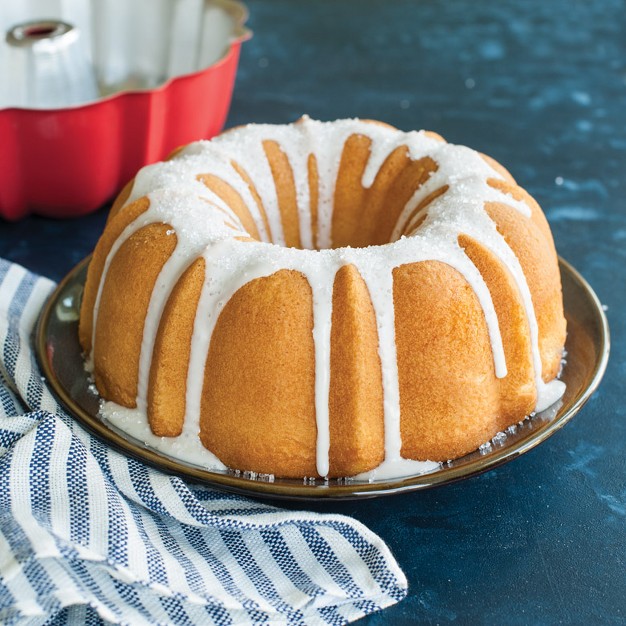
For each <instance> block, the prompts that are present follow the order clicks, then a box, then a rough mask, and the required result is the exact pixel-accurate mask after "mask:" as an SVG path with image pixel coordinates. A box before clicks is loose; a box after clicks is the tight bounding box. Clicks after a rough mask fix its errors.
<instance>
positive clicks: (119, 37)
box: [0, 0, 250, 220]
mask: <svg viewBox="0 0 626 626" xmlns="http://www.w3.org/2000/svg"><path fill="white" fill-rule="evenodd" d="M246 18H247V11H246V8H245V6H244V5H243V4H241V3H240V2H237V1H236V0H132V1H128V0H108V1H107V2H100V1H99V0H45V1H41V0H39V1H35V0H29V1H23V2H17V3H16V2H14V3H10V4H7V6H6V7H4V8H3V9H2V11H1V12H0V28H3V29H4V32H5V33H6V35H5V37H3V38H2V41H0V77H1V80H0V137H1V138H2V141H1V142H0V217H3V218H5V219H8V220H17V219H20V218H21V217H24V216H25V215H28V214H29V213H36V214H39V215H45V216H50V217H73V216H79V215H84V214H86V213H89V212H91V211H93V210H95V209H97V208H98V207H100V206H101V205H102V204H104V203H105V202H106V201H107V200H109V199H110V198H111V197H112V196H114V195H115V194H116V193H117V192H118V191H119V189H120V188H121V187H122V186H123V185H124V184H125V183H126V182H127V181H128V180H129V179H130V178H132V177H133V176H134V174H135V173H136V171H137V170H138V169H139V168H140V167H142V166H143V165H146V164H147V163H151V162H154V161H159V160H161V159H163V158H164V157H165V156H167V154H168V153H170V152H171V151H172V150H173V149H175V148H176V147H178V146H180V145H182V144H186V143H188V142H190V141H192V140H195V139H201V138H210V137H212V136H214V135H216V134H218V133H219V132H220V131H221V130H222V127H223V125H224V122H225V121H226V116H227V113H228V108H229V106H230V101H231V96H232V90H233V86H234V81H235V74H236V71H237V64H238V60H239V51H240V47H241V43H242V42H243V41H245V40H246V39H248V38H249V37H250V31H249V30H248V29H247V28H245V26H244V23H245V21H246ZM55 72H56V74H55ZM77 73H80V79H79V80H78V81H77V79H76V75H77ZM68 77H69V78H68ZM65 80H69V81H70V82H69V83H68V84H67V85H66V84H65V83H64V82H63V81H65ZM72 80H73V81H74V84H73V85H71V84H70V83H71V81H72ZM55 98H56V99H55Z"/></svg>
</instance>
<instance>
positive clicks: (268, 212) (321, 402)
mask: <svg viewBox="0 0 626 626" xmlns="http://www.w3.org/2000/svg"><path fill="white" fill-rule="evenodd" d="M354 134H359V135H364V136H366V137H368V138H370V139H371V147H370V156H369V160H368V162H367V165H366V168H365V171H364V173H363V178H362V184H363V187H364V188H369V187H370V186H371V185H372V184H373V182H374V180H375V177H376V174H377V172H378V171H379V169H380V167H381V165H382V164H383V163H384V161H385V159H386V158H387V157H388V156H389V154H391V153H392V152H393V150H395V149H396V148H398V147H401V146H404V147H406V148H407V149H408V152H409V156H410V158H411V159H413V160H415V159H420V158H424V157H430V158H431V159H433V160H434V161H435V162H436V163H437V165H438V168H437V170H436V171H434V172H433V173H432V174H431V176H430V177H429V178H428V180H426V181H425V182H424V183H423V184H422V185H421V186H420V187H419V188H418V189H417V190H416V191H415V192H414V194H413V196H412V197H411V198H410V199H409V201H408V202H407V204H406V206H405V207H404V209H403V210H402V211H401V213H400V215H399V217H398V220H397V223H396V226H395V228H394V230H393V233H392V238H391V242H390V243H389V244H385V245H382V246H371V247H366V248H351V247H345V248H336V249H332V248H331V247H330V246H331V245H332V240H331V225H332V211H333V199H334V193H335V182H336V179H337V174H338V170H339V164H340V161H341V156H342V152H343V148H344V144H345V142H346V141H347V139H348V138H349V137H350V136H352V135H354ZM266 141H274V142H276V143H277V144H278V145H279V146H280V148H281V150H282V151H283V152H284V153H285V155H286V157H287V159H288V160H289V163H290V165H291V168H292V171H293V177H294V182H295V190H296V199H297V206H298V219H299V231H300V240H301V243H302V249H296V248H287V247H285V234H284V231H283V225H282V219H281V214H280V210H279V207H278V198H277V193H276V188H275V185H274V179H273V177H272V174H271V169H270V166H269V162H268V159H267V156H266V154H265V152H264V147H263V143H264V142H266ZM310 154H313V155H315V157H316V162H317V168H318V177H319V184H318V190H317V192H318V201H317V224H316V226H317V228H316V231H317V247H318V248H319V250H317V249H314V231H313V227H312V224H311V194H310V190H309V188H308V169H307V168H308V158H309V155H310ZM207 173H210V174H213V175H214V176H216V177H219V178H221V179H222V180H224V181H226V182H227V183H228V184H229V185H231V187H232V188H234V189H235V190H236V191H237V192H238V193H239V195H240V196H241V198H242V199H243V201H244V202H245V204H246V205H247V207H248V208H249V210H250V213H251V216H252V218H253V220H254V222H255V225H256V227H257V230H258V232H259V239H260V241H250V240H249V239H248V240H247V241H241V239H237V237H240V238H243V237H246V238H248V233H247V232H246V231H245V229H244V227H243V225H242V223H241V221H240V219H239V218H238V217H237V215H236V214H235V212H234V211H233V210H232V209H231V208H230V206H229V205H228V204H227V203H226V202H224V201H223V200H222V198H221V197H220V196H218V195H217V194H216V193H215V192H213V191H212V190H211V189H209V188H208V187H207V186H206V185H204V184H203V183H202V182H200V181H199V180H198V176H200V175H202V174H207ZM242 173H245V175H247V177H248V179H249V180H251V181H252V182H253V184H254V187H255V189H256V193H257V194H258V196H259V197H260V200H261V204H262V208H260V207H259V205H258V203H257V201H256V199H255V198H254V196H253V193H252V191H251V189H250V186H249V184H248V181H247V180H246V178H245V177H244V175H242ZM490 178H499V179H502V176H501V174H500V173H499V172H497V171H496V170H494V169H493V168H492V167H491V166H490V165H488V164H487V163H486V162H485V160H484V159H483V158H481V156H480V155H479V154H478V153H476V152H475V151H473V150H470V149H469V148H465V147H462V146H455V145H452V144H447V143H444V142H440V141H437V140H436V139H433V138H431V137H429V136H428V135H427V134H425V133H423V132H409V133H403V132H401V131H398V130H395V129H391V128H390V127H386V126H379V125H375V124H371V123H365V122H362V121H360V120H341V121H338V122H328V123H322V122H316V121H313V120H310V119H308V118H303V119H302V120H300V121H299V122H298V123H296V124H292V125H286V126H274V125H248V126H246V127H245V128H241V129H235V130H231V131H229V132H227V133H225V134H223V135H221V136H219V137H217V138H215V139H213V140H211V141H200V142H196V143H193V144H190V145H189V146H187V147H186V148H184V149H183V150H182V151H181V152H180V153H179V154H178V155H177V156H176V158H174V159H172V160H170V161H166V162H163V163H158V164H155V165H151V166H148V167H145V168H143V169H142V170H141V171H140V172H139V173H138V175H137V177H136V179H135V183H134V186H133V189H132V192H131V194H130V196H129V198H128V200H127V202H126V204H130V203H132V202H133V201H135V200H137V199H138V198H141V197H143V196H148V198H149V201H150V205H149V208H148V209H147V211H145V212H144V213H143V214H141V215H140V216H139V217H138V218H137V219H136V220H135V221H133V222H132V223H131V224H129V225H128V226H127V227H126V229H125V230H124V231H123V232H122V234H121V235H120V237H119V238H118V240H117V241H116V242H115V244H114V245H113V247H112V248H111V251H110V253H109V255H108V257H107V260H106V262H105V267H104V271H103V274H102V277H101V281H100V286H99V290H98V295H97V298H96V303H95V307H94V322H93V328H94V331H93V332H94V337H93V338H94V342H92V345H95V329H96V324H97V315H98V309H99V305H100V297H101V293H102V288H103V285H104V283H105V280H106V275H107V272H108V268H109V265H110V263H111V260H112V259H113V257H114V256H115V254H116V253H117V251H118V250H119V248H120V247H121V245H122V244H123V243H124V242H125V241H126V240H127V239H128V238H129V237H130V236H131V235H132V234H133V233H135V232H137V231H138V230H139V229H140V228H142V227H143V226H146V225H147V224H150V223H165V224H168V225H170V227H171V232H172V233H175V235H176V237H177V243H176V248H175V250H174V252H173V254H172V255H171V256H170V258H169V259H168V260H167V262H166V263H165V264H164V265H163V268H162V269H161V271H160V274H159V276H158V278H157V281H156V285H155V288H154V290H153V293H152V296H151V299H150V304H149V307H148V314H147V317H146V322H145V326H144V336H143V342H142V348H141V357H140V366H139V377H138V379H139V384H138V397H137V409H124V408H123V407H120V406H119V405H116V404H114V403H112V402H106V403H104V406H103V410H102V412H103V415H104V416H105V417H106V418H107V419H109V421H111V422H112V423H113V424H114V425H116V426H117V427H119V428H120V429H121V430H124V431H126V432H128V433H129V434H131V435H133V436H135V437H136V438H138V439H140V440H142V441H145V442H146V443H148V444H149V445H151V446H152V447H155V448H157V449H159V450H161V451H163V452H166V453H167V454H169V455H170V456H174V457H177V458H181V459H183V460H186V461H189V462H192V463H195V464H198V465H202V466H205V467H208V468H215V469H217V468H220V469H222V468H224V466H223V464H221V462H220V461H219V460H218V459H217V458H216V457H215V456H214V455H213V454H212V453H210V452H209V451H208V450H206V449H205V448H204V447H203V446H202V444H201V443H200V440H199V438H198V433H199V430H200V428H199V416H200V403H201V394H202V386H203V381H204V367H205V362H206V358H207V354H208V351H209V345H210V341H211V335H212V332H213V329H214V327H215V324H216V323H217V319H218V317H219V314H220V312H221V310H222V308H223V307H224V306H225V304H226V303H227V302H228V301H229V300H230V298H231V297H232V296H233V295H234V294H235V292H236V291H237V290H238V289H239V288H240V287H242V286H243V285H245V284H246V283H248V282H250V281H252V280H254V279H256V278H262V277H266V276H270V275H271V274H273V273H275V272H277V271H279V270H281V269H291V270H296V271H299V272H301V273H302V274H304V275H305V276H306V278H307V279H308V281H309V284H310V287H311V290H312V295H313V340H314V346H315V409H316V423H317V448H316V454H317V471H318V474H319V475H320V476H326V475H327V474H328V471H329V448H330V426H329V405H328V399H329V387H330V331H331V317H332V291H333V284H334V278H335V274H336V272H337V271H338V270H339V269H340V268H341V267H342V266H344V265H348V264H353V265H355V266H356V268H357V270H358V271H359V273H360V275H361V276H362V278H363V280H364V281H365V283H366V285H367V287H368V290H369V294H370V298H371V301H372V305H373V308H374V313H375V317H376V325H377V330H378V337H379V357H380V361H381V368H382V375H383V405H384V432H385V442H384V444H385V460H384V461H383V463H382V465H380V466H379V467H378V468H376V469H375V470H372V472H368V473H366V474H364V475H360V476H359V477H360V478H370V479H373V478H381V479H382V478H391V477H399V476H407V475H411V474H417V473H421V472H426V471H432V470H433V469H436V468H437V467H439V464H438V463H433V462H430V461H412V460H407V459H403V458H402V456H401V453H400V451H401V447H402V441H401V436H400V392H399V384H398V367H397V362H396V343H395V327H394V307H393V275H392V272H393V269H394V268H395V267H398V266H400V265H403V264H407V263H414V262H419V261H427V260H432V261H441V262H443V263H446V264H448V265H450V266H452V267H454V268H455V269H456V270H457V271H458V272H459V273H460V274H461V275H462V276H463V277H464V278H465V280H466V281H467V282H468V284H469V285H470V286H471V288H472V289H473V291H474V293H475V294H476V296H477V298H478V300H479V302H480V305H481V307H482V310H483V312H484V315H485V320H486V324H487V329H488V333H489V338H490V341H491V346H492V352H493V359H494V367H495V373H496V376H497V377H498V378H503V377H505V376H506V374H507V369H506V361H505V356H504V349H503V346H502V338H501V334H500V328H499V324H498V318H497V315H496V311H495V308H494V305H493V302H492V299H491V295H490V293H489V289H488V287H487V285H486V283H485V281H484V280H483V278H482V276H481V274H480V272H479V271H478V269H477V268H476V267H475V266H474V264H473V263H472V262H471V261H470V259H469V257H468V256H467V255H466V254H465V252H464V250H463V249H462V248H461V247H460V246H459V244H458V237H459V234H461V233H463V234H466V235H468V236H470V237H472V238H473V239H475V240H476V241H478V242H479V243H480V244H482V245H483V246H485V247H486V248H487V249H489V250H490V251H491V252H492V253H493V254H494V255H495V256H496V257H498V258H499V259H500V260H502V262H504V263H505V264H506V265H507V267H508V268H509V270H510V272H511V275H512V276H513V280H514V281H515V283H516V285H517V288H518V290H519V293H520V294H521V298H522V303H523V306H524V309H525V311H526V316H527V319H528V324H529V329H530V340H531V346H532V360H533V366H534V370H535V381H536V385H537V391H538V402H537V410H538V411H539V410H543V409H544V408H547V407H548V406H550V405H551V404H553V403H554V402H555V401H556V400H558V398H560V397H561V395H562V394H563V392H564V384H563V383H562V382H560V381H552V382H550V383H548V384H546V383H544V382H543V380H542V378H541V356H540V353H539V347H538V327H537V320H536V317H535V312H534V309H533V305H532V300H531V295H530V291H529V289H528V285H527V283H526V278H525V276H524V273H523V271H522V268H521V266H520V263H519V261H518V260H517V258H516V257H515V255H514V253H513V251H512V250H511V248H510V247H509V246H508V245H507V243H506V242H505V240H504V238H503V237H502V236H501V235H500V234H499V233H498V231H497V229H496V226H495V224H494V222H493V221H492V220H491V218H490V217H489V215H488V214H487V212H486V211H485V210H484V205H485V203H486V202H502V203H505V204H507V205H508V206H510V207H513V208H514V209H515V210H517V211H519V212H520V213H521V214H523V215H525V216H526V217H530V214H531V212H530V208H529V207H528V206H527V205H526V204H525V203H523V202H521V201H518V200H515V199H514V198H512V197H511V196H510V195H508V194H505V193H503V192H502V191H500V190H498V189H495V188H493V187H491V186H490V185H488V184H487V181H488V179H490ZM444 186H445V187H446V191H445V193H442V194H441V195H439V196H437V197H435V198H434V199H433V200H432V201H431V202H429V203H428V204H427V205H426V206H425V207H424V208H423V209H422V210H421V211H418V212H416V208H417V207H418V206H419V205H420V203H422V202H424V201H425V200H426V199H427V198H429V196H430V195H431V194H433V192H435V191H436V190H438V189H440V188H442V187H444ZM207 203H209V204H210V205H211V207H212V208H213V209H214V210H209V211H207ZM262 211H264V214H263V213H262ZM425 214H426V219H425V220H424V221H423V222H422V223H421V225H420V227H419V228H418V229H417V230H415V225H416V224H418V223H419V221H420V219H421V218H422V217H423V216H424V215H425ZM413 231H414V232H413ZM402 233H412V234H410V235H409V236H405V235H403V234H402ZM200 256H202V257H203V258H204V261H205V264H206V272H205V283H204V285H203V288H202V291H201V294H200V299H199V303H198V308H197V312H196V320H195V323H194V329H193V335H192V344H191V355H190V365H189V371H188V378H187V395H186V415H185V422H184V427H183V432H182V434H181V435H180V436H179V437H176V438H161V437H156V436H154V435H153V434H152V433H151V431H150V428H149V425H148V423H147V418H146V398H147V392H148V378H149V371H150V361H151V357H152V350H153V347H154V343H155V339H156V333H157V330H158V325H159V320H160V318H161V314H162V312H163V309H164V307H165V304H166V302H167V299H168V297H169V295H170V293H171V289H172V288H173V286H174V285H175V284H176V282H177V281H178V279H179V278H180V277H181V275H182V273H183V272H184V271H185V269H186V268H187V267H188V266H189V264H190V263H191V262H192V261H193V260H195V259H196V258H198V257H200ZM244 469H245V468H244Z"/></svg>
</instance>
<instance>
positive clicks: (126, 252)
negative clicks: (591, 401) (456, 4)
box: [79, 118, 565, 478]
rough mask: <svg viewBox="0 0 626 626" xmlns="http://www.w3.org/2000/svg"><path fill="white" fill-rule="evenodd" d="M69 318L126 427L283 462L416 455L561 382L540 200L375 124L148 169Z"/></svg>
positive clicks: (402, 460) (542, 399)
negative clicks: (76, 320) (75, 315)
mask: <svg viewBox="0 0 626 626" xmlns="http://www.w3.org/2000/svg"><path fill="white" fill-rule="evenodd" d="M79 334H80V342H81V345H82V347H83V349H84V350H85V352H86V354H88V355H89V356H88V367H91V368H92V371H93V376H94V378H95V383H96V386H97V388H98V391H99V393H100V395H101V396H102V397H103V398H104V399H105V400H106V401H107V402H105V403H104V405H103V409H102V411H103V415H104V416H105V417H106V418H107V419H108V420H110V421H111V422H112V423H113V424H115V425H116V426H117V427H119V428H120V429H122V430H124V431H127V432H128V433H130V434H131V435H133V436H135V437H137V438H139V439H142V440H144V441H146V442H147V443H148V444H149V445H151V446H152V447H155V448H157V449H159V450H162V451H163V452H165V453H167V454H168V455H170V456H173V457H176V458H180V459H183V460H185V461H188V462H191V463H194V464H198V465H202V466H205V467H208V468H223V467H224V466H226V467H228V468H232V469H236V470H241V471H250V472H257V473H263V474H271V475H274V476H277V477H300V478H302V477H315V476H318V477H343V476H354V475H361V474H363V473H367V474H365V475H366V476H369V477H370V478H372V477H375V478H381V477H385V478H386V477H392V476H403V475H408V474H413V473H417V472H420V471H424V470H425V469H429V468H431V467H432V466H433V464H434V463H436V462H441V461H446V460H449V459H454V458H458V457H460V456H462V455H464V454H466V453H468V452H470V451H472V450H475V449H477V448H478V447H479V446H480V445H481V444H482V443H484V442H486V441H488V440H489V439H491V438H492V437H493V436H494V435H496V434H497V433H498V432H499V431H502V430H504V429H506V428H507V427H509V426H510V425H512V424H515V423H517V422H519V421H520V420H521V419H523V418H524V417H525V416H527V415H529V414H531V413H532V412H533V411H538V410H542V409H544V408H546V407H547V406H549V405H551V404H553V403H554V402H555V401H556V400H557V399H558V398H559V397H560V396H561V395H562V393H563V390H564V385H563V383H561V382H560V381H558V380H556V376H557V374H558V372H559V369H560V363H561V357H562V351H563V346H564V341H565V320H564V317H563V304H562V295H561V283H560V276H559V269H558V263H557V256H556V252H555V249H554V244H553V241H552V236H551V233H550V229H549V227H548V223H547V221H546V219H545V217H544V215H543V213H542V211H541V209H540V207H539V206H538V204H537V203H536V202H535V201H534V200H533V198H532V197H531V196H530V195H529V194H528V193H526V192H525V191H524V190H523V189H521V188H520V187H518V186H517V184H516V183H515V181H514V180H513V178H512V177H511V175H510V174H509V173H508V172H507V171H506V170H505V169H504V168H503V167H502V166H501V165H499V164H498V163H497V162H495V161H494V160H493V159H491V158H489V157H487V156H485V155H482V154H479V153H478V152H475V151H473V150H471V149H469V148H466V147H463V146H456V145H452V144H448V143H446V142H445V141H444V140H443V139H442V138H441V137H439V136H438V135H436V134H434V133H430V132H424V131H420V132H408V133H405V132H401V131H399V130H397V129H395V128H393V127H390V126H388V125H386V124H382V123H379V122H373V121H362V120H340V121H335V122H329V123H322V122H316V121H312V120H310V119H308V118H303V119H301V120H300V121H298V122H296V123H295V124H290V125H277V126H273V125H249V126H245V127H239V128H236V129H233V130H231V131H228V132H226V133H224V134H222V135H221V136H219V137H217V138H215V139H213V140H211V141H200V142H197V143H192V144H190V145H188V146H186V147H184V148H182V149H180V150H178V151H177V152H176V153H175V154H174V155H172V157H171V158H170V159H169V160H168V161H166V162H163V163H159V164H156V165H151V166H148V167H145V168H143V169H142V170H141V171H140V172H139V173H138V174H137V177H136V178H135V179H134V181H131V183H129V185H127V187H126V188H125V189H124V191H122V193H121V194H120V196H119V197H118V199H117V200H116V202H115V204H114V206H113V208H112V210H111V213H110V216H109V219H108V222H107V225H106V227H105V230H104V233H103V235H102V237H101V239H100V241H99V242H98V244H97V246H96V248H95V251H94V254H93V257H92V259H91V263H90V265H89V271H88V276H87V280H86V285H85V290H84V294H83V301H82V309H81V317H80V327H79ZM425 462H428V463H426V464H424V463H425Z"/></svg>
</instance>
